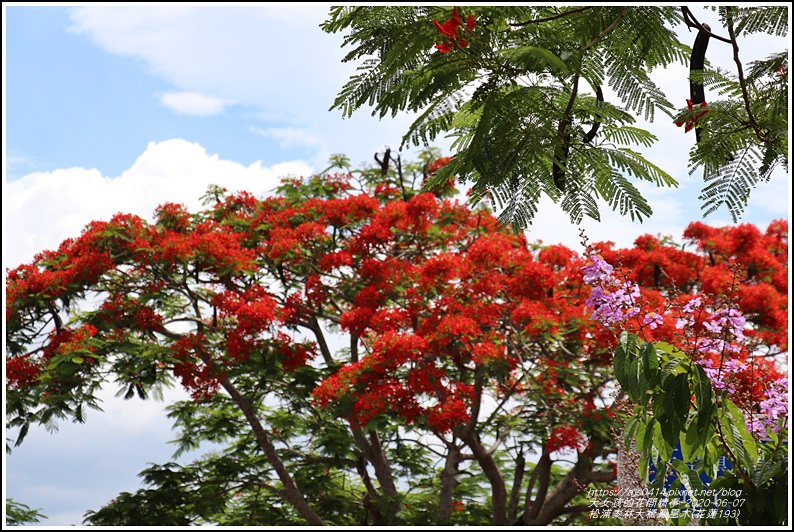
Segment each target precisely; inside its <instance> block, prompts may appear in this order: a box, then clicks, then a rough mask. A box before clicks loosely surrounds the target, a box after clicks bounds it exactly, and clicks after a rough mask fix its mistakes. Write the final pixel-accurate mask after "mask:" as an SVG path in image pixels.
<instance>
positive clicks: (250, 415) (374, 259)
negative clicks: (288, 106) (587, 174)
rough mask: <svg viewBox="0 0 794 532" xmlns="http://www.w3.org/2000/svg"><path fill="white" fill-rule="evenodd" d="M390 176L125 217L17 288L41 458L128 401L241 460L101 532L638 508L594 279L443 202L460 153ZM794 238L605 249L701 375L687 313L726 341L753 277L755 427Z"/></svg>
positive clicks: (14, 278)
mask: <svg viewBox="0 0 794 532" xmlns="http://www.w3.org/2000/svg"><path fill="white" fill-rule="evenodd" d="M457 42H458V43H460V42H461V41H460V40H458V41H457ZM458 45H459V44H458ZM380 161H381V162H382V163H384V164H382V165H381V166H380V167H375V168H364V169H362V170H352V169H350V168H348V163H347V161H346V159H344V158H343V157H336V158H335V161H334V165H335V167H336V168H334V169H335V170H339V172H336V173H330V174H325V173H323V174H320V175H315V176H311V177H309V178H305V179H298V178H289V179H286V180H285V181H284V183H283V185H282V186H281V187H280V188H279V189H278V191H277V192H276V193H275V194H274V195H272V196H269V197H266V198H256V197H254V196H252V195H251V194H248V193H245V192H237V193H229V192H228V191H225V190H223V189H220V188H218V187H214V188H212V189H210V191H209V192H208V194H207V196H206V198H205V199H206V201H207V206H206V208H204V209H202V210H200V211H199V212H188V211H187V210H186V209H185V207H183V206H181V205H176V204H173V203H166V204H163V205H161V206H160V207H159V208H158V209H157V211H156V212H155V219H154V221H153V222H148V221H146V220H144V219H142V218H140V217H137V216H132V215H126V214H118V215H116V216H114V217H113V218H112V219H111V220H109V221H96V222H92V223H91V224H89V225H88V226H87V227H86V228H85V230H84V231H83V233H82V234H80V235H79V236H77V237H75V238H73V239H69V240H66V241H65V242H63V243H62V244H61V245H60V246H59V248H58V249H56V250H50V251H42V252H41V253H40V254H39V255H38V256H37V257H36V258H35V259H34V260H33V261H32V262H31V263H28V264H23V265H20V266H19V267H17V268H14V269H12V270H10V271H9V272H8V278H7V284H6V296H7V297H6V304H7V306H6V316H7V329H6V344H7V346H8V347H7V351H6V374H7V376H8V380H7V384H6V387H7V403H6V416H7V420H8V426H9V427H10V428H11V429H12V430H15V431H17V430H18V431H19V432H18V440H17V443H21V442H22V441H23V440H24V438H25V436H26V432H27V429H28V427H30V426H31V425H35V424H44V425H46V426H49V427H51V428H55V422H56V421H58V420H61V419H66V420H69V421H75V422H81V421H82V420H83V419H84V417H85V415H86V412H85V411H86V409H87V408H92V407H98V406H99V404H98V402H97V397H96V395H97V391H98V390H99V389H100V387H102V386H103V385H107V384H108V383H110V384H111V385H115V386H118V387H119V389H120V393H121V394H123V395H124V397H126V398H130V399H132V398H135V396H138V397H139V398H141V399H148V398H151V397H156V396H157V393H158V391H159V390H160V389H162V388H163V387H164V386H173V385H181V386H182V387H183V388H184V389H185V390H186V391H187V392H189V393H190V395H191V396H192V400H186V401H179V402H176V403H174V404H172V405H170V406H169V407H168V410H169V415H170V416H171V418H172V419H173V420H174V422H175V427H176V429H177V433H178V436H177V444H178V454H179V453H180V452H182V451H186V450H192V449H195V448H197V446H198V445H200V444H201V443H202V442H210V443H212V444H213V445H216V446H218V447H219V448H220V449H221V451H220V452H217V453H214V454H211V455H208V456H206V457H204V458H202V459H201V460H198V461H197V462H195V463H193V464H178V463H175V462H174V463H166V464H155V465H152V466H151V467H149V468H147V469H146V470H145V471H143V472H142V473H141V476H142V478H143V481H144V483H145V485H146V486H145V488H143V489H141V490H139V491H137V492H136V493H123V494H120V495H119V496H118V497H117V498H116V499H115V500H114V501H111V502H109V503H108V504H107V505H106V506H105V507H103V508H101V509H99V510H97V511H95V512H91V513H89V514H88V515H87V520H88V522H91V523H92V524H100V525H137V526H141V525H144V524H151V525H185V524H197V523H208V524H211V523H217V524H228V525H230V526H232V525H235V526H239V525H241V524H262V525H276V524H279V525H281V524H283V525H289V524H310V525H321V524H335V525H345V526H354V525H361V524H377V525H399V524H402V525H427V524H469V525H486V524H488V523H491V524H499V525H505V524H513V523H519V522H520V523H523V524H525V525H548V524H551V523H565V522H570V519H576V516H579V515H581V514H582V512H583V511H586V510H587V508H588V506H587V504H588V501H587V496H586V492H583V491H582V487H587V486H593V487H598V488H599V489H601V488H604V489H606V487H607V486H608V485H609V484H610V483H613V482H614V479H615V470H614V464H613V463H610V462H611V459H612V458H613V457H614V443H615V442H614V438H613V430H614V429H615V428H616V427H618V426H620V423H621V421H622V417H623V416H624V413H623V411H622V410H621V408H620V406H621V404H622V402H621V401H620V399H621V396H618V397H617V398H615V397H613V393H614V391H615V381H614V376H613V370H612V359H613V356H612V352H613V347H614V344H615V341H616V338H615V335H614V333H613V331H612V330H611V329H610V328H608V327H604V326H602V325H600V324H599V323H597V322H596V321H593V320H591V319H590V316H591V315H592V308H591V302H590V295H589V294H590V290H589V287H588V286H587V285H586V284H585V282H584V279H583V270H582V268H583V267H584V266H585V265H586V264H587V259H585V258H584V257H582V256H580V254H578V253H576V252H574V251H572V250H570V249H568V248H565V247H564V246H559V245H551V246H540V245H535V244H530V243H529V242H527V241H526V239H525V237H524V236H523V235H516V234H513V233H512V232H510V231H507V230H506V229H505V228H502V227H500V225H499V223H498V221H497V220H496V219H495V218H494V217H493V216H492V215H491V214H490V213H489V212H488V211H487V210H484V209H475V210H473V209H471V208H469V207H467V206H465V205H462V204H460V203H459V202H457V201H454V200H452V199H451V198H452V196H453V195H454V192H455V191H454V181H453V180H450V181H446V182H444V183H442V184H441V185H440V186H436V187H434V188H433V190H432V192H423V191H422V190H421V187H422V183H423V182H425V181H430V180H431V179H432V175H433V174H434V173H438V172H441V171H442V170H443V169H444V168H445V167H446V165H449V164H452V163H451V162H450V160H449V159H448V158H444V157H439V154H438V153H436V152H433V151H429V152H426V153H425V154H423V155H422V158H421V159H420V160H419V161H417V162H407V163H403V161H402V160H401V159H400V157H399V156H396V155H393V154H384V155H383V157H382V158H381V159H380ZM787 231H788V226H787V224H786V223H785V222H776V223H774V224H772V225H771V226H770V227H769V229H768V230H766V231H764V232H762V231H760V230H759V229H758V228H755V227H754V226H750V225H744V226H739V227H735V228H729V229H716V228H710V227H708V226H705V225H703V224H695V225H693V226H691V227H690V229H689V230H688V232H687V234H686V235H685V237H686V239H687V241H688V242H690V243H691V244H693V245H692V246H690V248H689V249H688V250H687V251H684V250H683V249H680V248H679V247H678V246H676V245H674V244H673V243H671V242H670V241H668V240H664V239H661V240H660V239H659V238H656V237H652V236H645V237H642V238H641V239H639V240H638V241H637V242H636V245H635V246H633V247H632V248H631V249H627V250H622V251H621V250H615V249H613V246H611V245H610V244H608V243H602V244H599V245H598V249H599V250H600V253H601V254H602V255H603V256H604V257H605V258H606V259H607V260H610V261H614V259H615V258H616V256H618V255H619V256H621V257H622V260H623V262H624V264H625V265H626V267H627V268H629V269H630V270H631V277H630V280H631V281H632V282H634V283H635V284H636V285H637V286H638V290H639V291H640V293H641V294H642V296H643V298H644V300H645V302H646V304H645V305H644V307H643V313H642V314H640V315H637V316H635V319H633V320H631V321H630V322H629V323H627V324H626V327H627V328H629V329H632V330H642V331H644V332H645V333H646V336H647V337H648V339H649V340H659V341H662V340H663V341H666V342H669V343H670V344H677V345H679V346H680V347H681V348H682V349H684V348H686V341H687V339H686V338H683V337H681V335H680V334H679V332H678V331H677V330H676V329H675V325H674V324H675V320H674V318H673V316H672V315H671V312H672V311H671V307H670V306H669V304H668V303H667V302H666V301H665V300H666V299H667V300H669V301H670V302H672V303H675V304H676V305H683V304H685V303H686V302H688V301H689V300H690V299H691V298H692V297H693V295H694V294H698V295H700V296H701V297H702V298H703V306H702V314H701V315H699V316H698V318H697V319H698V320H700V321H704V322H705V321H707V320H709V319H710V317H711V315H712V314H713V313H714V312H717V311H718V310H719V309H720V308H721V307H722V305H723V303H724V301H725V298H726V297H727V296H728V288H729V286H730V285H731V281H732V279H733V272H732V270H731V268H730V267H729V265H730V264H731V263H734V264H735V266H734V269H735V270H736V271H738V272H741V275H742V279H743V280H744V282H743V284H742V287H741V288H740V290H739V292H738V293H737V294H736V297H735V304H736V305H738V307H739V308H740V310H741V311H742V312H743V313H744V314H745V315H746V316H747V319H748V321H749V322H750V323H752V327H748V329H747V331H746V334H747V336H748V337H749V338H751V339H752V346H753V347H752V349H750V348H747V349H745V350H744V351H741V352H740V353H739V354H738V355H737V357H739V358H738V360H741V361H742V362H749V361H751V362H752V363H747V364H743V366H742V369H741V371H736V372H732V378H733V382H732V385H733V386H734V387H735V389H736V393H735V394H734V395H735V397H734V402H735V403H736V405H737V407H738V408H742V409H746V410H752V409H754V408H755V407H756V406H757V403H758V401H759V400H761V399H762V398H763V393H764V391H765V388H764V387H765V386H766V385H767V383H769V382H771V381H773V380H774V379H776V378H777V377H779V372H778V369H777V368H776V366H775V364H774V363H773V360H774V357H773V355H775V354H776V353H777V352H779V351H780V350H785V349H786V348H787V337H786V335H785V333H784V331H785V330H786V326H785V324H786V318H787V305H788V300H787V293H788V281H787V268H786V264H787V253H786V245H787V235H788V233H787ZM646 313H647V315H650V314H651V313H653V314H654V315H659V320H658V321H657V320H656V319H654V324H655V325H656V326H655V328H652V327H650V326H649V325H648V324H647V323H645V321H644V318H646ZM762 350H765V351H766V354H768V355H770V356H769V357H756V356H755V353H758V352H761V351H762ZM704 356H708V357H710V358H709V361H710V364H711V365H714V364H717V365H719V364H721V363H722V360H721V359H720V357H718V356H715V355H713V354H711V355H704Z"/></svg>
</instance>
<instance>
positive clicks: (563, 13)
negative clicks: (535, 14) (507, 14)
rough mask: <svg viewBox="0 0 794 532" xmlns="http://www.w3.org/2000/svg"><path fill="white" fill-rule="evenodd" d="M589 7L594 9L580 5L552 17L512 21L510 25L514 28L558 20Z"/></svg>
mask: <svg viewBox="0 0 794 532" xmlns="http://www.w3.org/2000/svg"><path fill="white" fill-rule="evenodd" d="M588 9H592V7H590V6H585V7H579V8H576V9H571V10H570V11H563V12H562V13H558V14H556V15H552V16H550V17H545V18H536V19H533V20H528V21H526V22H511V23H510V25H511V26H513V27H514V28H520V27H523V26H529V25H530V24H540V23H541V22H549V21H552V20H557V19H560V18H563V17H567V16H569V15H575V14H576V13H581V12H583V11H587V10H588Z"/></svg>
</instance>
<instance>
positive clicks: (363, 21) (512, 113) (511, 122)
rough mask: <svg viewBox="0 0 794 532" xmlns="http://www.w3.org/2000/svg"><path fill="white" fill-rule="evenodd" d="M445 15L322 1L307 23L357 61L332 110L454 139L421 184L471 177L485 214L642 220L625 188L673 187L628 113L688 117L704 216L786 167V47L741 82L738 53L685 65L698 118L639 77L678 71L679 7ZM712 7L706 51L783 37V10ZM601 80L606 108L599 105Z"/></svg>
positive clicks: (412, 134) (687, 15)
mask: <svg viewBox="0 0 794 532" xmlns="http://www.w3.org/2000/svg"><path fill="white" fill-rule="evenodd" d="M455 9H456V13H457V16H458V17H459V20H458V22H457V24H455V21H454V18H453V15H452V10H451V9H450V8H449V7H448V6H441V7H439V6H422V7H415V6H357V7H334V8H332V9H331V11H330V13H329V17H328V20H327V21H326V22H325V23H324V24H323V25H322V28H323V29H324V30H325V31H326V32H329V33H336V32H345V33H346V35H345V39H344V46H346V47H349V48H350V51H349V52H348V54H347V55H346V57H345V61H359V62H360V66H359V68H358V71H357V73H356V75H354V76H353V77H351V79H350V80H349V81H348V82H347V83H346V84H345V85H344V87H343V88H342V90H341V91H340V93H339V95H338V97H337V99H336V100H335V102H334V104H333V106H332V109H339V110H341V111H342V113H343V114H344V116H350V115H351V114H352V113H353V112H354V111H356V110H358V109H360V108H361V107H363V106H365V105H366V106H370V107H371V108H372V113H373V115H377V116H380V117H385V116H387V115H389V114H391V115H392V116H394V115H396V114H397V113H400V112H406V111H407V112H415V113H417V115H418V116H417V118H416V120H415V121H414V122H413V124H412V125H411V126H410V128H409V130H408V131H407V132H406V134H405V136H404V137H403V139H402V143H403V146H405V145H409V144H410V145H427V144H429V143H431V142H432V141H433V139H435V138H436V137H438V136H439V135H447V136H449V137H451V138H452V139H453V144H452V149H453V150H454V164H450V165H448V166H447V167H445V169H444V171H442V172H439V173H438V174H437V175H436V176H435V178H434V179H433V180H431V181H430V182H429V183H428V184H427V186H428V187H432V186H435V185H436V184H437V183H441V182H443V180H445V179H447V177H449V176H450V175H453V172H454V173H456V174H457V175H459V176H460V178H461V180H462V182H464V183H465V182H471V183H472V184H473V190H472V198H473V200H475V201H476V200H481V199H485V198H488V199H490V200H491V201H493V202H494V204H495V207H497V209H498V210H499V211H500V213H501V214H500V219H501V220H502V221H503V222H506V223H509V222H512V223H513V224H514V226H515V228H516V229H521V228H523V227H525V226H526V225H528V224H531V223H532V219H533V217H534V215H535V213H536V211H537V203H538V202H539V201H540V198H541V196H542V195H546V196H549V197H550V198H551V199H552V200H554V201H555V202H558V203H559V204H560V205H561V207H562V208H563V209H564V210H565V211H566V212H567V213H568V214H569V215H570V217H571V220H572V221H573V222H579V221H580V220H581V219H582V217H583V216H588V217H591V218H594V219H599V216H600V214H599V200H603V201H605V202H606V204H607V205H608V206H609V207H610V208H612V209H614V210H617V211H619V212H620V213H621V214H624V215H629V216H630V217H631V218H632V219H635V218H636V219H639V220H642V219H644V218H647V217H648V216H650V215H651V214H652V211H651V207H650V205H649V204H648V203H647V201H645V199H644V198H643V197H642V195H641V194H640V192H639V190H638V189H637V187H636V186H635V185H634V181H635V180H639V181H650V182H653V183H655V184H656V185H658V186H673V187H674V186H677V183H676V181H675V180H674V179H673V178H672V177H671V176H670V175H668V174H667V173H665V172H664V170H662V169H661V168H659V167H658V166H656V165H654V164H652V163H651V162H650V161H648V160H647V159H645V158H644V156H643V155H642V154H641V153H640V152H638V151H635V149H636V148H637V147H641V148H648V147H649V146H650V145H651V144H652V143H653V142H654V141H655V140H656V138H655V137H654V136H653V135H652V134H651V133H649V132H647V131H644V130H642V129H639V128H637V127H636V126H635V125H633V124H634V122H635V119H634V117H635V116H641V117H643V118H644V119H645V120H647V121H650V122H653V121H654V120H655V119H658V118H659V112H661V114H662V115H665V116H666V117H668V119H674V120H676V121H678V122H681V123H682V124H683V123H687V121H689V125H690V126H691V125H694V123H695V122H697V128H698V129H699V137H700V139H701V140H700V142H699V143H698V145H697V146H696V147H695V148H693V149H692V151H691V153H690V169H691V171H693V172H694V171H696V170H699V169H701V168H702V170H703V172H704V180H705V188H704V190H703V195H702V197H701V199H702V200H703V201H704V203H703V210H704V213H706V214H708V213H711V212H713V211H714V210H716V209H718V208H720V207H722V206H725V207H727V209H728V211H729V212H730V214H731V215H732V216H733V217H734V219H737V218H738V217H739V216H740V215H741V212H742V210H743V209H744V206H745V205H746V202H747V197H748V195H749V192H750V190H751V189H752V187H753V186H755V184H756V183H758V182H759V181H762V180H765V179H768V178H769V176H770V173H771V172H772V170H773V169H774V168H775V167H777V166H779V165H781V164H783V165H784V166H786V167H787V164H788V118H787V114H788V97H787V93H788V75H787V72H788V56H787V54H785V53H777V54H773V55H771V56H770V57H769V59H768V60H766V61H761V62H757V63H755V64H752V65H750V66H749V69H748V72H747V75H744V73H743V72H742V66H741V64H740V62H738V61H737V71H738V75H737V76H734V75H731V74H729V73H727V72H722V71H717V70H712V69H710V68H708V63H706V64H707V69H706V70H703V71H700V70H698V71H693V72H692V74H691V77H692V80H693V81H695V82H697V83H700V84H703V85H704V86H705V87H706V88H707V89H709V91H711V92H710V94H714V93H715V91H716V94H718V95H719V97H720V98H724V99H719V100H717V99H714V100H712V99H711V98H709V100H708V110H709V112H708V113H707V114H705V115H703V112H702V111H703V110H702V109H700V108H695V109H693V110H685V111H680V110H676V109H675V106H674V105H673V104H672V103H671V102H670V101H668V100H667V98H666V96H665V94H664V93H663V92H662V91H661V90H660V88H659V87H658V86H657V85H656V84H655V83H654V82H653V80H652V77H651V73H652V72H653V71H654V70H656V69H660V68H665V67H667V66H669V65H674V64H684V65H688V64H689V61H690V55H691V48H690V46H689V44H685V43H683V42H681V41H680V40H679V38H678V36H677V34H676V33H675V30H676V28H679V27H681V26H682V25H684V24H686V25H687V26H689V27H690V28H692V27H694V28H695V29H699V26H698V24H699V23H697V21H694V19H693V18H692V17H691V12H689V11H688V10H687V8H680V7H673V6H661V7H660V6H636V7H633V6H584V7H550V6H470V7H457V8H455ZM715 9H718V11H719V15H720V19H721V21H722V22H723V25H724V27H723V28H719V29H718V28H714V29H713V31H714V32H715V35H716V34H718V33H719V34H725V33H727V34H728V35H729V37H727V38H722V39H721V40H724V41H725V42H717V43H716V44H712V47H713V46H717V45H719V46H733V47H734V49H735V50H737V52H736V55H737V57H738V40H737V39H739V38H740V37H742V36H745V35H749V34H752V33H758V32H763V33H768V34H772V35H778V36H779V35H785V34H786V33H787V32H788V18H787V16H788V11H787V10H788V8H787V7H783V6H776V7H761V8H737V7H720V8H715ZM469 16H471V17H472V18H471V19H469ZM450 20H451V21H452V22H448V21H450ZM469 20H472V21H473V22H474V25H473V27H469V24H468V22H469ZM434 22H436V23H437V24H439V25H445V24H446V25H445V26H443V27H445V28H447V30H445V31H449V28H450V27H452V31H453V32H454V33H448V34H445V33H444V32H443V31H441V30H440V29H439V27H437V26H436V24H434ZM712 40H715V39H714V38H712ZM690 44H691V43H690ZM781 72H785V74H781ZM607 88H609V89H611V91H612V93H614V96H612V97H613V98H615V97H616V98H617V100H616V101H602V100H603V97H601V96H600V95H601V94H602V92H603V90H604V89H607ZM596 95H598V97H596Z"/></svg>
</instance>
